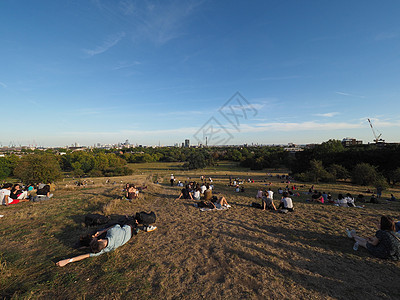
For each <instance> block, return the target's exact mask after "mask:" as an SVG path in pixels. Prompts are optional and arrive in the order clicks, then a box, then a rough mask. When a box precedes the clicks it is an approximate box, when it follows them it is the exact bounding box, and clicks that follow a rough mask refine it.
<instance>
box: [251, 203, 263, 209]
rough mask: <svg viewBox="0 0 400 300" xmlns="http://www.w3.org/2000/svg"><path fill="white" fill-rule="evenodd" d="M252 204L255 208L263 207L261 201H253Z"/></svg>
mask: <svg viewBox="0 0 400 300" xmlns="http://www.w3.org/2000/svg"><path fill="white" fill-rule="evenodd" d="M250 206H251V207H254V208H262V206H261V204H260V203H257V202H253V203H251V204H250Z"/></svg>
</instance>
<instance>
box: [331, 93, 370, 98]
mask: <svg viewBox="0 0 400 300" xmlns="http://www.w3.org/2000/svg"><path fill="white" fill-rule="evenodd" d="M335 94H338V95H342V96H347V97H356V98H365V96H363V95H356V94H350V93H345V92H335Z"/></svg>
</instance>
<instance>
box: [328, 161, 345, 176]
mask: <svg viewBox="0 0 400 300" xmlns="http://www.w3.org/2000/svg"><path fill="white" fill-rule="evenodd" d="M328 169H329V172H330V173H331V174H332V175H333V176H334V177H335V179H347V178H350V173H349V171H347V169H346V168H345V167H343V166H342V165H338V164H332V165H331V166H330V167H329V168H328Z"/></svg>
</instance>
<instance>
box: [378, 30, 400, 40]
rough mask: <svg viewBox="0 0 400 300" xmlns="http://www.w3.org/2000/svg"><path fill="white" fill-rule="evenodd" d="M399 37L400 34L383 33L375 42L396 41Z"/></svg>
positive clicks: (379, 34)
mask: <svg viewBox="0 0 400 300" xmlns="http://www.w3.org/2000/svg"><path fill="white" fill-rule="evenodd" d="M398 37H399V34H398V33H396V32H381V33H378V34H377V35H375V37H374V39H375V41H384V40H391V39H396V38H398Z"/></svg>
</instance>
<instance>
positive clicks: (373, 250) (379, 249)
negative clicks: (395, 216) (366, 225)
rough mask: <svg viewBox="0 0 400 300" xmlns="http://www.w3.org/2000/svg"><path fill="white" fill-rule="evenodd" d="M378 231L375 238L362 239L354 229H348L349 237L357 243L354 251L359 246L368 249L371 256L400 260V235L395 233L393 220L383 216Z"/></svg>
mask: <svg viewBox="0 0 400 300" xmlns="http://www.w3.org/2000/svg"><path fill="white" fill-rule="evenodd" d="M377 225H378V231H377V232H376V233H375V236H374V237H368V238H362V237H360V236H358V235H357V233H356V231H355V230H354V229H352V230H349V229H346V233H347V236H348V237H349V238H352V239H354V240H355V241H356V245H355V248H354V249H357V247H358V245H360V246H362V247H364V248H366V249H367V250H368V252H369V253H370V254H372V255H373V256H375V257H378V258H384V259H392V260H399V259H400V235H399V234H398V233H396V232H395V223H394V221H393V220H392V218H390V217H388V216H382V217H381V221H380V223H377Z"/></svg>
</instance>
